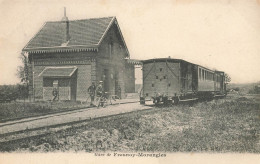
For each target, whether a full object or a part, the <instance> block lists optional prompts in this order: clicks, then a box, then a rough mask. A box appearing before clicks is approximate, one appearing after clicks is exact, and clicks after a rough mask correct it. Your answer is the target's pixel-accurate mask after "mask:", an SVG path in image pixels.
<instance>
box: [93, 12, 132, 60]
mask: <svg viewBox="0 0 260 164" xmlns="http://www.w3.org/2000/svg"><path fill="white" fill-rule="evenodd" d="M114 22H116V26H117V28H118V31H119V33H120V36H121V38H122V41H123V44H124V46H125V48H126V53H127V57H130V53H129V51H128V48H127V46H126V43H125V39H124V37H123V35H122V32H121V30H120V27H119V25H118V23H117V19H116V17H115V16H114V17H113V19H112V20H111V22H110V23H109V25H108V26H107V29H106V30H105V32H104V34H103V35H102V37H101V39H100V40H99V42H98V46H100V45H101V43H102V42H103V40H104V38H105V36H106V34H107V33H108V31H109V29H110V27H111V26H112V24H113V23H114Z"/></svg>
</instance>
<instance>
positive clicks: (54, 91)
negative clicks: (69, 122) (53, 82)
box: [52, 88, 58, 101]
mask: <svg viewBox="0 0 260 164" xmlns="http://www.w3.org/2000/svg"><path fill="white" fill-rule="evenodd" d="M52 95H53V98H52V101H55V100H56V98H57V97H58V90H57V88H53V91H52Z"/></svg>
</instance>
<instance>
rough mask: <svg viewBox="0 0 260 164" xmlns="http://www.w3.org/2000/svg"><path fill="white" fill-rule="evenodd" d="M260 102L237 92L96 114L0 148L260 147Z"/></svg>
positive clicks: (200, 149) (255, 149) (230, 149)
mask: <svg viewBox="0 0 260 164" xmlns="http://www.w3.org/2000/svg"><path fill="white" fill-rule="evenodd" d="M259 119H260V103H259V101H254V99H253V98H251V99H250V98H246V97H235V98H226V99H219V100H213V101H210V102H202V103H197V104H195V105H194V106H185V105H183V106H173V107H163V108H154V109H152V110H151V111H143V112H141V113H140V112H134V113H131V114H126V115H121V116H114V117H109V118H103V119H98V120H93V121H92V122H90V123H86V124H83V125H81V126H80V127H77V126H75V127H72V128H70V129H67V130H63V131H60V132H57V133H53V134H51V135H48V136H44V137H38V138H35V139H30V140H25V141H19V142H16V143H12V144H9V145H7V146H4V145H2V146H0V150H1V151H18V152H19V151H26V152H27V151H33V152H34V151H39V152H42V151H43V152H48V151H76V152H77V151H85V152H93V151H126V152H133V151H134V152H136V151H138V152H139V151H145V152H158V151H160V152H239V153H244V152H248V153H260V142H259V127H260V120H259Z"/></svg>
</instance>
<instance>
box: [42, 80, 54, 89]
mask: <svg viewBox="0 0 260 164" xmlns="http://www.w3.org/2000/svg"><path fill="white" fill-rule="evenodd" d="M53 80H54V79H51V78H44V79H43V87H53Z"/></svg>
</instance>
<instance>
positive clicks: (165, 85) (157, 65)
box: [140, 58, 226, 104]
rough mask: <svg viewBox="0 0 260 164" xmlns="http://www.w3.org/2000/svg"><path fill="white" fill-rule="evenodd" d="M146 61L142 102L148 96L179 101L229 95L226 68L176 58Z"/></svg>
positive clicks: (159, 99)
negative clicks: (201, 64) (211, 67)
mask: <svg viewBox="0 0 260 164" xmlns="http://www.w3.org/2000/svg"><path fill="white" fill-rule="evenodd" d="M142 65H143V70H142V71H143V88H142V91H141V96H140V102H141V103H142V104H144V103H145V100H147V99H151V100H153V103H155V104H159V103H164V104H168V103H173V104H178V103H179V102H185V101H195V100H200V99H202V100H203V99H212V98H214V97H223V96H225V95H226V86H225V73H224V72H221V71H213V70H210V69H208V68H205V67H203V66H200V65H197V64H193V63H190V62H187V61H185V60H182V59H172V58H156V59H148V60H143V61H142Z"/></svg>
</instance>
